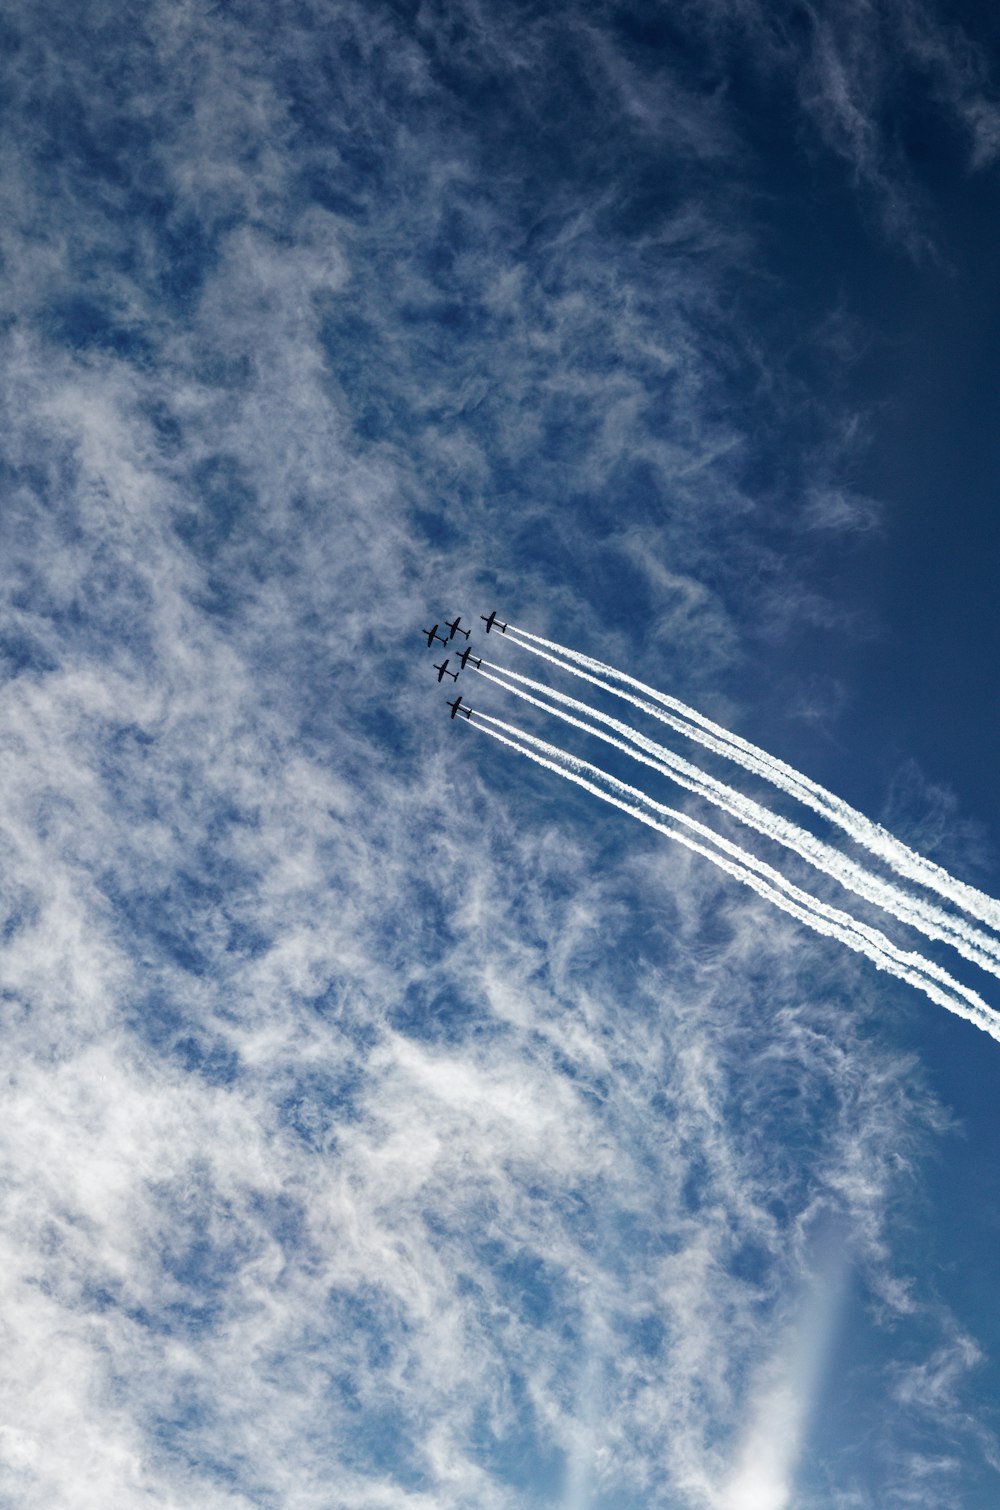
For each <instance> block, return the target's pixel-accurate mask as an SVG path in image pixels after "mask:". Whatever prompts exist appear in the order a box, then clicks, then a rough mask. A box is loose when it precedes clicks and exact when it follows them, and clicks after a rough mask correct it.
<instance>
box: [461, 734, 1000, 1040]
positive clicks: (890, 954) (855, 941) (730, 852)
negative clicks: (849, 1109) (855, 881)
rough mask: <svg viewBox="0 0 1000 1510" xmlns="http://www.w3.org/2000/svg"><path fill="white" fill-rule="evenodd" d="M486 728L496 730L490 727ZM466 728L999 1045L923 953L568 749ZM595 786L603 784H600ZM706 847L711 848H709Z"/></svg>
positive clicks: (975, 999) (999, 1024) (970, 1003)
mask: <svg viewBox="0 0 1000 1510" xmlns="http://www.w3.org/2000/svg"><path fill="white" fill-rule="evenodd" d="M490 725H495V726H496V727H489V726H490ZM471 727H473V728H477V729H479V730H480V731H481V732H482V733H483V734H488V735H489V736H490V737H491V738H492V739H496V740H499V742H500V743H501V744H504V745H507V746H509V747H510V748H511V749H513V750H517V751H518V753H519V754H521V755H525V756H527V758H528V759H529V760H532V761H534V762H535V763H536V764H537V765H540V766H543V767H544V768H545V769H546V770H550V771H553V772H554V773H555V774H556V775H557V776H562V777H563V778H564V779H565V780H567V781H571V782H573V783H574V784H575V785H577V786H580V787H582V788H583V789H584V790H585V791H588V792H590V793H592V795H593V796H595V797H599V798H600V799H601V800H602V801H603V802H607V803H610V804H611V806H612V807H617V808H620V809H621V811H622V812H625V813H628V814H629V816H630V817H633V818H637V819H638V820H639V822H640V823H644V824H646V826H647V827H649V828H652V829H655V830H656V832H658V833H661V834H665V835H666V836H667V838H670V839H675V840H676V841H677V843H678V844H683V845H684V847H685V848H686V849H690V850H693V851H694V853H696V854H699V855H702V856H703V857H704V858H705V859H707V860H710V861H711V862H712V864H713V865H716V866H718V867H719V869H720V870H723V871H725V872H726V874H727V875H730V876H732V877H733V878H734V879H735V880H737V881H740V882H741V883H742V884H743V885H744V886H748V887H749V888H750V889H751V890H752V891H755V892H756V893H757V894H758V896H761V897H763V898H764V900H765V901H769V902H772V903H773V904H774V906H776V907H778V908H780V909H781V910H782V911H783V912H787V913H788V914H789V915H790V916H792V917H794V918H796V919H798V921H799V922H802V923H805V924H806V925H807V926H808V927H810V928H812V929H814V930H815V931H816V932H817V933H821V934H824V935H826V937H828V938H836V939H839V940H840V942H841V943H844V944H846V945H847V946H848V948H849V949H853V950H854V951H855V952H856V953H858V954H864V955H866V956H867V957H868V959H870V960H871V961H872V963H873V964H874V965H875V966H876V968H877V969H879V970H885V971H887V972H888V973H889V974H892V975H895V976H897V977H898V978H899V979H900V980H904V981H906V982H907V983H908V984H909V985H911V986H915V987H916V988H917V990H919V991H923V993H924V995H925V996H928V997H929V998H930V1000H931V1001H933V1002H935V1003H936V1004H937V1005H938V1006H941V1007H944V1008H945V1009H946V1010H947V1011H949V1012H954V1013H955V1015H956V1016H958V1017H963V1018H964V1019H965V1020H966V1021H967V1022H971V1023H973V1024H974V1026H975V1027H977V1028H980V1029H982V1031H983V1032H984V1033H988V1034H989V1035H990V1037H992V1038H995V1039H996V1040H997V1042H998V1043H1000V1017H998V1016H996V1015H995V1014H994V1013H993V1012H992V1011H991V1009H990V1008H989V1007H988V1006H987V1004H986V1002H985V1001H983V999H982V998H981V997H980V996H978V995H977V993H976V992H974V991H971V990H969V989H968V987H966V986H963V985H961V984H960V982H958V981H956V980H954V979H953V978H952V977H951V976H950V975H948V973H947V972H946V971H944V970H942V969H941V968H940V967H939V966H937V965H935V964H934V963H933V962H932V961H931V960H926V959H924V958H923V956H922V955H917V954H911V953H906V952H905V951H903V950H901V949H897V947H896V945H895V944H893V943H892V941H891V940H890V939H888V938H886V937H885V935H884V934H882V933H880V932H879V931H878V929H876V928H870V927H868V925H867V924H863V923H859V922H858V921H857V920H856V919H855V918H852V917H851V916H850V914H849V913H845V912H841V911H840V910H839V909H838V908H836V907H831V906H829V905H828V904H827V903H824V902H819V901H817V899H816V898H815V897H811V896H810V895H809V893H808V892H806V891H802V890H801V888H799V887H797V886H795V885H794V884H793V883H792V882H791V881H788V880H787V879H786V878H785V877H784V876H782V875H781V874H780V873H779V872H778V871H775V870H774V869H772V867H771V866H768V865H765V864H764V863H763V862H762V861H760V860H757V859H756V857H755V856H754V855H751V854H750V853H749V852H747V851H744V850H740V849H739V846H737V845H734V844H731V843H730V841H728V840H726V839H723V838H722V837H721V836H719V835H715V834H712V832H711V830H708V829H705V828H704V826H703V825H701V824H697V823H695V821H694V820H693V819H690V818H689V817H688V816H687V815H686V814H684V813H679V812H675V811H674V810H673V809H671V808H666V807H663V806H662V804H660V803H657V802H654V801H653V799H652V798H651V797H648V796H647V795H646V793H644V792H640V791H638V790H637V789H636V788H634V787H629V786H627V785H626V783H624V782H621V781H618V780H617V778H616V777H614V776H612V775H611V774H610V772H606V771H602V770H600V769H599V768H598V767H597V766H592V765H590V764H589V763H588V762H587V761H581V760H577V758H576V757H575V756H573V755H571V754H569V752H568V751H565V750H559V749H557V748H556V747H555V746H553V745H548V744H546V743H545V741H544V740H540V739H536V738H535V736H534V735H532V734H528V733H526V731H524V730H523V729H518V728H516V727H515V726H514V725H512V724H508V723H505V722H504V721H503V720H502V719H499V718H493V717H491V716H490V715H489V714H485V713H482V712H480V711H479V710H477V711H476V717H475V721H474V722H473V723H472V724H471ZM501 730H505V731H506V733H501V732H500V731H501ZM510 736H513V737H510ZM543 752H544V753H543ZM582 772H588V773H590V774H591V775H593V776H595V777H596V778H597V781H593V780H590V779H589V776H588V775H583V774H581V773H582ZM599 782H600V783H603V785H599V784H598V783H599ZM609 787H610V788H613V789H614V790H617V791H620V792H622V793H624V794H625V796H623V797H620V796H615V795H614V790H608V788H609ZM640 803H645V804H646V805H647V806H648V807H650V808H652V809H653V810H654V811H655V812H658V813H660V814H661V815H665V816H668V817H670V818H672V819H673V820H674V821H675V822H678V823H683V824H685V825H687V826H688V827H690V828H692V829H693V830H695V831H701V832H702V833H703V834H704V835H705V836H706V842H701V840H700V839H695V838H692V837H691V836H690V835H689V834H686V833H683V832H682V831H681V829H679V828H674V827H670V826H668V825H667V824H665V823H663V822H661V821H660V820H659V819H658V818H655V817H653V816H652V814H651V813H649V812H646V811H644V810H643V807H642V806H640V805H639V804H640ZM710 844H712V845H714V846H716V847H715V848H710V847H709V845H710ZM731 856H732V858H731Z"/></svg>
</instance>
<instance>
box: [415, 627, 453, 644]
mask: <svg viewBox="0 0 1000 1510" xmlns="http://www.w3.org/2000/svg"><path fill="white" fill-rule="evenodd" d="M420 633H421V634H425V635H426V636H427V649H428V650H430V648H431V646H432V645H433V644H434V641H435V640H437V642H438V644H439V645H447V643H448V641H447V640H444V639H442V638H441V636H440V635H439V634H438V632H437V625H436V624H435V625H434V628H433V629H421V631H420Z"/></svg>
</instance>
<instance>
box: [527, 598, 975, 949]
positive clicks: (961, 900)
mask: <svg viewBox="0 0 1000 1510" xmlns="http://www.w3.org/2000/svg"><path fill="white" fill-rule="evenodd" d="M510 629H511V630H513V631H514V632H515V633H516V634H517V635H519V636H521V638H520V639H514V638H513V636H510V635H509V636H508V637H509V638H510V639H511V642H512V643H513V644H515V645H518V644H519V645H520V646H521V648H522V649H523V650H530V651H533V652H534V653H535V654H540V653H541V652H540V651H538V650H537V649H536V646H539V645H544V646H545V648H546V650H549V651H554V652H555V654H556V655H557V656H559V657H561V658H562V659H560V660H557V661H556V662H555V664H556V665H560V666H562V667H563V669H564V670H566V671H572V672H573V673H574V675H577V676H581V675H584V673H583V671H581V669H580V668H581V667H586V668H587V669H588V670H590V671H592V672H597V673H599V675H601V676H606V677H611V678H612V679H613V681H615V682H618V683H621V684H622V685H624V686H627V687H634V688H635V689H636V690H637V691H638V692H641V693H643V694H644V695H645V696H647V697H651V698H652V699H653V701H654V702H656V703H658V704H660V707H661V709H662V708H669V709H672V710H673V711H674V712H675V713H677V714H679V715H680V717H681V719H684V720H686V721H687V722H686V724H682V723H680V722H678V721H676V720H674V719H672V718H670V717H668V716H667V715H665V714H664V713H663V712H662V711H657V712H655V713H654V717H657V718H659V719H661V721H662V722H663V723H666V724H669V725H670V726H671V727H672V728H675V729H678V730H679V731H680V732H681V733H684V734H686V735H688V736H689V737H690V738H692V739H697V740H698V741H699V742H700V743H701V744H703V745H704V746H705V747H706V748H707V749H711V750H715V751H716V753H718V754H722V755H725V756H727V757H728V758H729V759H730V760H736V761H738V762H739V763H740V764H741V765H743V766H744V767H745V768H746V769H747V770H749V771H753V772H754V773H755V774H756V775H758V776H762V777H763V778H764V780H766V781H770V782H771V784H772V785H773V786H777V787H779V788H780V789H781V790H782V791H784V792H787V793H788V794H789V795H790V796H792V797H796V798H797V799H798V800H799V801H800V802H802V803H804V804H805V805H806V806H807V807H811V808H812V809H813V811H814V812H816V813H819V814H821V815H822V816H823V817H824V818H826V819H828V820H829V821H830V822H831V823H835V824H836V825H837V827H838V828H840V829H842V830H843V831H844V833H846V834H848V835H849V836H850V837H851V838H852V839H853V840H854V841H855V842H856V843H857V844H860V845H862V846H863V847H864V848H865V849H867V850H869V851H870V852H871V853H872V854H875V855H878V857H879V859H881V860H884V861H885V863H886V864H887V865H889V866H891V867H892V869H893V870H894V871H896V873H897V875H902V876H905V877H906V878H907V880H910V881H915V882H917V883H918V884H919V885H921V886H926V887H928V888H929V889H930V890H932V891H936V892H937V893H938V895H939V896H942V897H945V898H947V900H948V901H949V902H953V903H954V904H955V905H956V906H957V907H961V908H963V909H964V910H965V911H966V912H967V913H969V914H970V915H971V916H972V917H976V918H978V919H979V920H980V922H983V923H986V924H987V925H988V926H989V927H991V928H994V929H996V930H997V931H1000V902H998V901H997V900H996V898H995V897H991V896H988V895H987V894H986V893H985V892H984V891H979V890H978V889H977V888H976V887H975V886H970V885H968V884H967V883H966V882H965V881H959V880H957V879H956V878H955V877H954V876H952V875H950V874H949V872H948V871H946V870H945V869H944V867H943V866H940V865H936V864H935V863H934V861H933V860H928V859H926V858H925V857H924V856H923V855H918V854H917V853H916V852H915V851H914V850H912V849H909V848H908V847H907V846H906V845H905V844H904V843H903V842H902V840H900V839H897V838H895V837H894V836H893V835H892V834H890V833H889V832H888V830H887V829H884V828H883V827H882V825H881V824H880V823H873V822H872V820H871V819H870V818H866V817H865V815H864V814H863V813H859V812H858V811H857V809H856V808H853V807H851V806H850V804H849V803H847V802H844V801H843V800H842V799H841V798H840V797H836V796H834V794H833V793H832V792H829V791H827V789H826V787H823V786H820V784H819V783H818V782H816V781H811V780H810V779H809V777H808V776H803V775H802V773H801V772H800V771H796V770H795V769H794V768H793V767H792V766H789V765H786V764H785V762H784V761H782V760H779V759H778V758H777V757H776V756H773V755H769V754H768V753H767V751H766V750H761V749H759V748H758V746H757V745H753V744H751V743H750V742H749V740H746V739H742V738H741V737H740V736H739V735H738V734H733V733H732V732H731V730H729V729H724V728H723V727H722V726H721V725H720V724H716V723H713V722H712V720H711V719H710V718H706V717H705V716H704V714H701V713H699V712H697V710H696V709H694V708H691V707H688V705H687V704H686V703H682V702H680V701H679V700H678V699H677V698H675V697H668V696H667V694H666V693H663V692H658V691H657V690H656V688H655V687H649V686H647V685H646V683H645V682H640V681H637V680H636V678H635V677H631V676H628V675H627V674H626V673H625V672H624V671H618V670H616V669H615V667H614V666H608V665H606V664H605V663H604V662H603V661H598V660H595V659H594V658H593V657H592V656H588V655H581V654H580V652H579V651H577V650H570V649H569V648H568V647H567V646H565V645H559V644H557V643H556V642H555V641H554V640H546V639H543V638H542V637H541V635H537V634H531V633H530V632H529V631H528V630H527V629H519V628H518V626H517V625H516V624H511V625H510ZM529 641H531V642H532V643H530V644H529V643H528V642H529ZM550 658H551V657H546V659H550ZM584 679H585V680H587V681H591V680H593V678H592V677H587V676H585V678H584ZM597 685H599V686H600V685H603V686H605V687H606V690H607V691H609V692H612V693H613V694H614V695H615V696H616V697H624V698H626V699H627V700H629V701H631V700H632V699H630V698H629V697H628V694H627V693H626V692H623V691H622V690H621V687H620V686H614V685H608V684H607V683H597Z"/></svg>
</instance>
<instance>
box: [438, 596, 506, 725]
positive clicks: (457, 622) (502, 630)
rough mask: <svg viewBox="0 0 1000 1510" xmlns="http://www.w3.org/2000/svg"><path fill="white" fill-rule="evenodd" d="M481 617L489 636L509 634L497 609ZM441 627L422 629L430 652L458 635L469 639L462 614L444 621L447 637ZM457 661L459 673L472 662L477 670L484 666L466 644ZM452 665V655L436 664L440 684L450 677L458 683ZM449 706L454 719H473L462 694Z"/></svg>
mask: <svg viewBox="0 0 1000 1510" xmlns="http://www.w3.org/2000/svg"><path fill="white" fill-rule="evenodd" d="M479 617H480V618H481V619H482V621H483V623H484V624H485V625H486V633H487V634H489V633H490V631H491V630H493V629H495V630H497V632H498V633H499V634H506V633H507V625H506V624H504V623H502V622H501V620H499V619H498V618H497V614H496V609H494V610H493V612H492V613H491V614H490V615H489V617H487V615H486V614H484V613H481V614H480V615H479ZM441 627H442V626H441V625H440V624H435V625H433V626H432V628H430V629H421V631H420V633H421V634H422V635H423V636H424V638H425V640H426V641H427V648H428V650H432V649H433V648H434V646H435V645H445V646H448V645H450V644H451V642H452V641H453V640H454V638H455V636H456V635H457V634H462V635H464V636H465V638H466V640H468V639H469V630H468V629H467V628H466V627H465V626H464V625H463V623H462V617H461V614H456V616H455V618H454V619H445V620H444V621H443V627H444V628H445V629H447V631H448V635H447V637H445V636H444V635H441V634H438V629H439V628H441ZM456 659H457V661H458V667H459V671H464V670H465V668H466V666H467V665H468V664H469V662H470V660H471V662H472V664H473V666H475V667H476V668H477V669H478V667H480V666H481V665H482V664H483V663H482V661H481V660H480V658H479V657H478V656H475V655H473V654H472V646H471V645H470V644H466V646H465V649H464V650H463V651H462V652H461V653H460V654H458V655H456ZM450 665H451V656H450V655H448V656H446V657H445V658H444V660H443V661H441V662H440V663H438V662H437V661H435V662H434V670H435V671H436V672H437V679H438V681H439V682H442V681H444V678H445V677H446V676H450V677H451V679H452V681H453V682H457V681H458V671H449V669H448V668H449V666H450ZM447 706H448V707H449V708H450V709H451V716H452V718H454V717H455V716H456V714H461V716H462V717H463V718H471V717H472V714H473V709H472V708H470V707H469V705H468V703H466V702H463V701H462V694H461V693H459V694H458V696H457V697H456V698H455V701H454V702H450V703H448V705H447Z"/></svg>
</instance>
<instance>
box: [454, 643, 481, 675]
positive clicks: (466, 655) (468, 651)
mask: <svg viewBox="0 0 1000 1510" xmlns="http://www.w3.org/2000/svg"><path fill="white" fill-rule="evenodd" d="M470 659H471V661H472V664H473V665H474V666H476V667H477V668H478V667H479V666H481V665H482V664H483V663H482V661H481V660H480V659H479V657H478V655H473V654H472V646H471V645H466V647H465V649H464V650H463V651H462V654H461V655H460V656H459V660H460V661H461V662H462V670H463V671H464V670H465V668H466V666H467V665H468V664H469V661H470Z"/></svg>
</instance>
